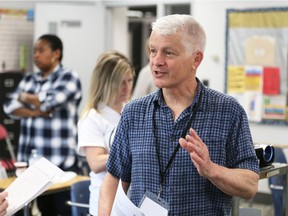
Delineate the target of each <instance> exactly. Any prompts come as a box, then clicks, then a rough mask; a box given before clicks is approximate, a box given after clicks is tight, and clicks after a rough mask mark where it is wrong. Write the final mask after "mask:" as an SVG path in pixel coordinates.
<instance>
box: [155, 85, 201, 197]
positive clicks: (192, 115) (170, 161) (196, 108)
mask: <svg viewBox="0 0 288 216" xmlns="http://www.w3.org/2000/svg"><path fill="white" fill-rule="evenodd" d="M201 100H202V91H201V92H200V96H199V100H198V102H197V104H196V105H195V106H194V107H193V111H192V114H191V117H190V119H189V121H188V122H187V124H186V127H185V129H184V130H183V131H182V135H181V137H182V138H184V139H185V136H186V134H187V131H188V130H189V128H190V127H191V124H192V121H193V120H194V119H195V116H196V113H197V111H198V109H199V107H200V104H201ZM155 129H156V123H155V116H154V117H153V131H154V130H155ZM154 140H155V144H156V153H157V159H158V164H159V172H160V188H159V192H158V197H160V194H161V192H162V185H163V182H164V177H165V175H166V173H167V170H168V169H169V167H170V166H171V164H172V162H173V160H174V158H175V156H176V153H177V152H178V150H179V148H180V144H179V143H178V144H177V146H176V147H175V149H174V152H173V154H172V155H171V157H170V159H169V161H168V163H167V165H166V167H165V169H164V171H162V170H161V166H160V149H159V148H160V145H158V142H157V139H156V136H155V132H154Z"/></svg>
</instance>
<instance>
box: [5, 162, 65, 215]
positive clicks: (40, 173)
mask: <svg viewBox="0 0 288 216" xmlns="http://www.w3.org/2000/svg"><path fill="white" fill-rule="evenodd" d="M63 175H64V172H63V171H62V170H61V169H60V168H59V167H57V166H55V165H54V164H52V163H51V162H50V161H48V160H47V159H45V158H41V159H39V160H38V161H37V162H35V163H34V164H33V165H32V166H30V167H28V169H26V170H25V171H24V172H23V173H22V174H21V175H20V176H19V177H17V178H16V179H15V181H13V182H12V184H11V185H9V187H8V188H6V190H5V191H7V192H8V197H7V200H8V203H9V206H8V209H7V214H6V216H10V215H13V214H14V213H15V212H17V211H18V210H20V209H21V208H23V207H24V205H25V204H26V203H29V202H30V201H32V200H33V199H35V198H36V197H37V196H39V195H40V194H42V193H43V192H44V191H46V190H47V189H48V188H49V187H50V186H51V185H52V184H53V183H54V181H55V179H59V177H61V176H63Z"/></svg>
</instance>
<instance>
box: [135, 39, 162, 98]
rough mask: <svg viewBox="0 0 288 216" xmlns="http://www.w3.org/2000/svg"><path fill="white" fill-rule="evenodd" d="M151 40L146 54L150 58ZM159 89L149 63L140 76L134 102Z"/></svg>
mask: <svg viewBox="0 0 288 216" xmlns="http://www.w3.org/2000/svg"><path fill="white" fill-rule="evenodd" d="M148 42H149V40H147V41H146V54H147V56H149V54H148V53H149V47H148V45H149V43H148ZM157 89H158V88H157V87H156V86H155V84H154V82H153V76H152V73H151V70H150V65H149V63H148V64H147V65H145V66H144V67H143V68H142V69H141V70H140V71H139V74H138V78H137V81H136V85H135V87H134V90H133V93H132V100H133V99H136V98H139V97H142V96H145V95H147V94H150V93H152V92H154V91H156V90H157Z"/></svg>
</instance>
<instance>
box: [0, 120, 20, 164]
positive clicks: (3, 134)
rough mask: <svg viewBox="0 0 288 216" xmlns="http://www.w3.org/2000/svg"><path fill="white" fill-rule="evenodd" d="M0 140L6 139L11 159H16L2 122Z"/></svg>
mask: <svg viewBox="0 0 288 216" xmlns="http://www.w3.org/2000/svg"><path fill="white" fill-rule="evenodd" d="M0 140H5V141H6V144H7V147H8V150H9V153H10V156H11V159H12V160H13V161H16V157H15V154H14V151H13V146H12V143H11V141H10V138H9V136H8V132H7V130H6V128H5V127H4V126H3V125H2V124H0Z"/></svg>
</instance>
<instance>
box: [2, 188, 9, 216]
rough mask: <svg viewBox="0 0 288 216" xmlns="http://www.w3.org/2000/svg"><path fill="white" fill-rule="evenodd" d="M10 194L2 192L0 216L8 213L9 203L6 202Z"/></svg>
mask: <svg viewBox="0 0 288 216" xmlns="http://www.w3.org/2000/svg"><path fill="white" fill-rule="evenodd" d="M7 195H8V193H7V192H5V191H3V192H0V216H4V215H5V214H6V212H7V208H8V201H7V200H6V197H7Z"/></svg>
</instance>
